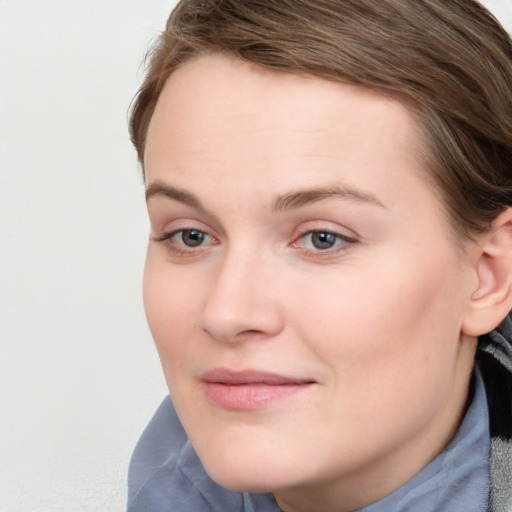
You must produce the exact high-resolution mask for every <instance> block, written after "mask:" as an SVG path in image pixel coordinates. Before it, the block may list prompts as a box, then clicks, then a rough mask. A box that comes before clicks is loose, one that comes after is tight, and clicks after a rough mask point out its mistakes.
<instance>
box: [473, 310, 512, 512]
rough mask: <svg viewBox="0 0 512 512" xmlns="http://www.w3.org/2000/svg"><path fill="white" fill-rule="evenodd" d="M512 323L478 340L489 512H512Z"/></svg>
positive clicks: (504, 324) (505, 323)
mask: <svg viewBox="0 0 512 512" xmlns="http://www.w3.org/2000/svg"><path fill="white" fill-rule="evenodd" d="M511 343H512V321H511V319H510V316H509V317H507V318H506V319H505V320H504V321H503V322H502V323H501V324H500V325H499V326H498V327H497V328H496V329H495V330H494V331H492V332H491V333H489V334H487V335H485V336H482V337H481V338H480V346H479V350H478V354H477V361H478V366H479V368H480V371H481V372H482V376H483V378H484V382H485V388H486V393H487V403H488V407H489V419H490V433H491V453H490V457H489V470H490V473H491V492H490V497H489V503H490V505H489V511H488V512H512V345H511Z"/></svg>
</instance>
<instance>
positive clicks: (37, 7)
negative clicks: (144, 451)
mask: <svg viewBox="0 0 512 512" xmlns="http://www.w3.org/2000/svg"><path fill="white" fill-rule="evenodd" d="M174 3H175V2H174V1H173V0H102V1H100V0H88V1H87V2H85V1H78V0H60V1H59V0H0V263H1V264H0V348H1V353H0V425H1V426H0V512H4V511H5V512H58V511H63V512H64V511H65V512H75V511H76V512H109V511H122V510H124V507H125V493H126V484H125V481H126V470H127V465H128V461H129V457H130V454H131V451H132V449H133V445H134V444H135V442H136V440H137V438H138V436H139V434H140V432H141V431H142V429H143V428H144V426H145V424H146V423H147V421H148V419H149V418H150V416H151V414H152V413H153V411H154V410H155V408H156V407H157V405H158V404H159V402H160V401H161V399H162V398H163V396H164V395H165V393H166V388H165V383H164V380H163V377H162V376H161V371H160V368H159V364H158V360H157V356H156V352H155V349H154V347H153V345H152V341H151V336H150V334H149V331H148V329H147V327H146V324H145V319H144V312H143V307H142V299H141V277H142V266H143V261H144V251H145V242H146V238H147V223H146V218H145V210H144V201H143V186H142V180H141V177H140V171H139V169H138V166H137V163H136V157H135V152H134V151H133V149H132V148H131V145H130V143H129V140H128V134H127V129H126V112H127V109H128V105H129V102H130V100H131V98H132V96H133V95H134V93H135V91H136V88H137V86H138V84H139V83H140V80H141V75H142V72H141V68H140V64H141V60H142V57H143V54H144V50H145V48H146V47H147V44H148V43H149V41H150V40H151V39H152V38H153V37H155V35H156V34H157V32H158V30H159V29H161V28H162V27H163V24H164V22H165V19H166V18H167V15H168V13H169V11H170V9H171V7H172V6H173V5H174ZM485 3H486V4H487V5H488V6H489V7H490V8H491V9H492V10H493V11H494V12H495V13H496V14H497V15H498V16H499V17H500V19H501V20H502V22H503V23H504V24H505V25H506V26H507V27H508V28H509V29H510V28H511V27H512V0H494V1H490V0H489V1H487V2H485Z"/></svg>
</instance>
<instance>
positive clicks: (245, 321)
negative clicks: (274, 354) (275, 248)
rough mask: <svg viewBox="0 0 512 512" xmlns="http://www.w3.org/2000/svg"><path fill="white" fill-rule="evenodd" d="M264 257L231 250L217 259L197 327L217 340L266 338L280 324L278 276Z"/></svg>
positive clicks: (277, 330)
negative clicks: (249, 255) (277, 289)
mask: <svg viewBox="0 0 512 512" xmlns="http://www.w3.org/2000/svg"><path fill="white" fill-rule="evenodd" d="M276 277H277V276H275V272H274V271H273V270H272V265H271V264H270V263H269V262H268V261H265V259H264V258H261V257H260V258H248V257H246V256H244V255H236V254H231V255H228V256H226V258H225V259H224V260H223V261H222V263H219V268H218V270H217V271H216V274H215V278H214V279H213V282H212V287H211V289H210V291H209V295H208V297H207V301H206V304H205V307H204V310H203V314H202V325H201V327H202V328H203V329H204V330H205V331H206V332H208V333H209V334H210V335H211V336H212V337H213V338H215V339H216V340H218V341H222V342H228V343H234V342H240V341H243V340H255V339H267V338H271V337H273V336H275V335H277V334H278V333H279V332H280V331H281V330H282V328H283V317H282V314H281V310H280V307H279V304H278V300H277V294H276V293H275V291H276V286H279V285H278V280H277V279H276Z"/></svg>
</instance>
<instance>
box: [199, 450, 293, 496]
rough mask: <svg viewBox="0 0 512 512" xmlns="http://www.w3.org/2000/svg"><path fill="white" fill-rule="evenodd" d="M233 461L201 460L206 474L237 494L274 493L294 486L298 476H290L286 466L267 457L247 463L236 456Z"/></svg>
mask: <svg viewBox="0 0 512 512" xmlns="http://www.w3.org/2000/svg"><path fill="white" fill-rule="evenodd" d="M232 459H233V460H231V461H229V460H227V459H224V460H222V461H219V460H216V461H209V460H208V458H206V460H204V459H201V460H202V462H203V465H204V468H205V470H206V472H207V473H208V474H209V475H210V477H211V478H212V479H213V480H215V481H216V482H217V483H218V484H220V485H222V486H223V487H225V488H227V489H230V490H232V491H235V492H254V493H260V492H274V491H276V490H279V489H283V488H288V487H291V486H293V484H294V483H296V482H293V480H295V478H296V477H297V476H298V475H292V474H290V471H289V470H288V468H286V467H285V465H284V464H278V465H276V464H275V462H276V461H275V460H272V458H271V457H267V458H265V459H263V460H262V458H261V457H259V458H258V459H257V460H254V459H253V460H251V461H249V462H246V461H245V460H244V459H243V457H240V456H234V457H232Z"/></svg>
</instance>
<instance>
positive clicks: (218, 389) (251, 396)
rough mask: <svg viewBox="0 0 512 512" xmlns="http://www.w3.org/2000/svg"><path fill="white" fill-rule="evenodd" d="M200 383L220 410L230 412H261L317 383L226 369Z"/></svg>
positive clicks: (257, 372) (203, 378) (308, 380)
mask: <svg viewBox="0 0 512 512" xmlns="http://www.w3.org/2000/svg"><path fill="white" fill-rule="evenodd" d="M201 380H202V383H203V385H204V388H205V393H206V397H207V398H208V400H209V401H210V402H211V403H212V404H213V405H216V406H217V407H221V408H223V409H230V410H252V409H262V408H264V407H267V406H268V405H270V404H271V403H272V402H275V401H277V400H282V399H285V398H288V397H291V396H292V395H295V394H297V393H300V392H301V391H305V390H306V389H309V388H310V387H311V386H313V385H314V384H316V382H315V381H313V380H311V379H303V378H295V377H288V376H285V375H279V374H275V373H268V372H264V371H256V370H246V371H233V370H229V369H226V368H216V369H214V370H210V371H208V372H206V373H205V374H204V375H203V376H202V377H201Z"/></svg>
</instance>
